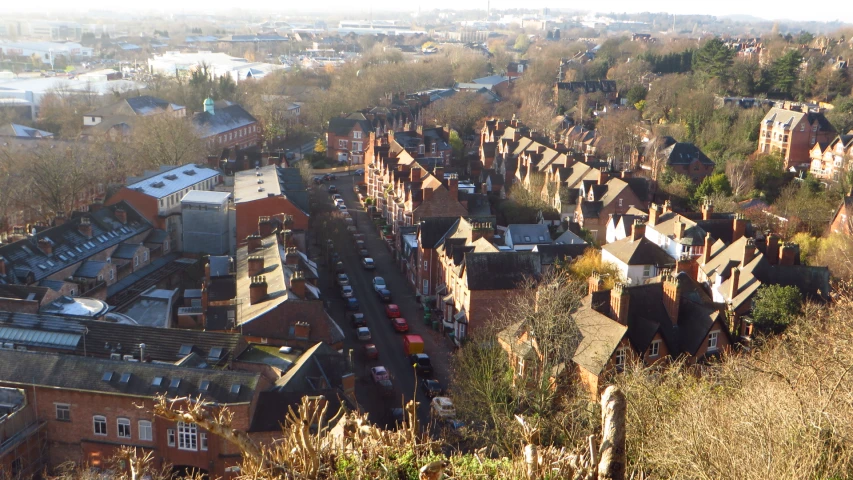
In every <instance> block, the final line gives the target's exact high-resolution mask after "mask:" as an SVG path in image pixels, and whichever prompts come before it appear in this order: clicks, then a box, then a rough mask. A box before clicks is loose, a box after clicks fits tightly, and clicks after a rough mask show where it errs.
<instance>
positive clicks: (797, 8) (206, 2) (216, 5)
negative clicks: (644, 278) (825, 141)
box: [0, 0, 853, 23]
mask: <svg viewBox="0 0 853 480" xmlns="http://www.w3.org/2000/svg"><path fill="white" fill-rule="evenodd" d="M4 3H5V2H4ZM14 4H15V5H14V6H11V5H10V6H7V7H3V8H0V10H5V9H6V8H10V9H15V10H19V11H20V10H28V9H37V11H38V12H40V13H47V14H59V13H60V11H63V10H68V9H69V8H70V9H74V11H75V12H79V13H83V12H84V11H81V9H80V8H79V7H76V5H75V4H77V2H75V1H74V0H70V1H69V0H39V1H38V2H32V3H29V2H14ZM79 5H85V8H87V9H98V10H100V9H104V10H114V11H121V10H133V11H140V10H151V9H154V10H160V11H171V12H177V11H184V12H188V11H197V12H205V11H207V12H217V13H219V12H223V11H229V10H233V9H234V7H235V5H240V2H233V1H231V0H178V1H175V0H145V1H138V2H116V1H115V0H82V1H80V2H79ZM245 5H246V7H249V8H252V9H258V10H268V11H275V12H280V13H281V14H285V15H286V14H288V13H291V12H293V13H296V12H299V11H303V12H304V11H320V10H327V11H331V12H336V13H337V14H339V15H340V14H343V12H344V11H348V10H349V11H353V10H354V9H353V6H357V8H358V10H355V11H354V12H353V15H352V16H351V17H352V18H358V17H359V16H361V17H366V16H367V11H368V9H369V8H370V9H372V10H373V11H374V12H378V11H388V10H408V11H415V10H417V8H418V6H420V8H421V9H423V10H429V9H433V8H457V9H485V7H486V0H477V1H471V0H461V1H460V0H429V1H426V0H425V1H421V2H418V1H414V2H413V1H402V2H401V1H400V0H373V1H370V0H368V1H367V2H351V1H349V0H315V1H310V2H299V1H296V0H284V1H280V2H275V3H273V2H249V3H246V4H245ZM814 5H815V6H819V8H810V4H808V3H803V2H801V1H796V2H795V1H794V0H776V1H772V2H768V1H757V2H756V1H744V0H710V1H709V0H705V1H689V0H647V1H638V0H608V1H607V2H600V3H597V2H577V3H575V2H566V1H547V0H526V1H524V2H518V1H517V0H492V1H491V6H492V8H493V9H494V8H497V9H502V8H518V7H519V6H523V7H525V8H541V7H551V8H565V9H570V8H572V9H573V8H577V9H583V10H586V9H589V8H601V9H602V11H604V12H607V11H610V12H639V11H652V12H668V13H675V14H707V15H754V16H757V17H762V18H767V19H769V20H772V19H791V20H814V21H833V20H841V21H845V22H851V23H853V8H851V7H850V3H849V2H848V1H846V0H829V1H824V2H822V3H816V4H814ZM833 5H834V7H833Z"/></svg>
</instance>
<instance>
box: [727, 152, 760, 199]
mask: <svg viewBox="0 0 853 480" xmlns="http://www.w3.org/2000/svg"><path fill="white" fill-rule="evenodd" d="M726 177H727V178H728V179H729V185H731V189H732V194H733V195H734V196H735V197H737V198H741V197H742V196H744V195H746V194H747V193H749V192H750V191H752V188H753V186H754V181H753V176H752V162H750V161H749V160H748V159H747V158H745V157H736V158H730V159H728V160H727V161H726Z"/></svg>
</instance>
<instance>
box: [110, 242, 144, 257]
mask: <svg viewBox="0 0 853 480" xmlns="http://www.w3.org/2000/svg"><path fill="white" fill-rule="evenodd" d="M139 246H140V245H139V244H138V243H122V244H121V245H119V246H118V247H117V248H116V249H115V250H114V251H113V254H112V258H122V259H125V260H130V259H131V258H133V256H134V255H136V251H137V250H139Z"/></svg>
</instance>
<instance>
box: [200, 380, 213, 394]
mask: <svg viewBox="0 0 853 480" xmlns="http://www.w3.org/2000/svg"><path fill="white" fill-rule="evenodd" d="M208 390H210V380H202V381H201V385H199V387H198V391H199V392H207V391H208Z"/></svg>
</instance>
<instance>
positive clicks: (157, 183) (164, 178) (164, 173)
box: [127, 164, 219, 198]
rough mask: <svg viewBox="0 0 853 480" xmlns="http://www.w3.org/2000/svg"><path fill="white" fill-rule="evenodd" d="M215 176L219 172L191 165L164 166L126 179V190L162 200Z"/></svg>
mask: <svg viewBox="0 0 853 480" xmlns="http://www.w3.org/2000/svg"><path fill="white" fill-rule="evenodd" d="M217 175H219V172H217V171H216V170H213V169H212V168H207V167H204V166H197V165H193V164H186V165H182V166H178V167H173V166H164V167H160V171H159V172H146V175H144V176H143V177H141V178H128V179H127V188H129V189H131V190H136V191H137V192H140V193H143V194H145V195H149V196H151V197H154V198H163V197H167V196H169V195H172V194H173V193H177V192H180V191H181V190H184V189H186V188H189V187H191V186H193V185H195V184H196V183H199V182H202V181H204V180H207V179H209V178H213V177H215V176H217Z"/></svg>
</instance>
